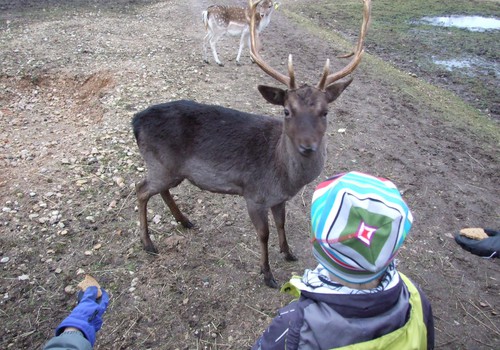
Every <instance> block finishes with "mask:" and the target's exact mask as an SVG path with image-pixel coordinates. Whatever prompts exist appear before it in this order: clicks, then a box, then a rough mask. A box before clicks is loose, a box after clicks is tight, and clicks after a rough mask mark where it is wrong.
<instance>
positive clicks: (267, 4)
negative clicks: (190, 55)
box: [202, 0, 279, 66]
mask: <svg viewBox="0 0 500 350" xmlns="http://www.w3.org/2000/svg"><path fill="white" fill-rule="evenodd" d="M278 6H279V3H278V2H273V1H272V0H264V1H262V2H261V3H260V4H259V8H258V12H257V18H256V21H257V31H258V32H261V31H263V30H264V28H266V27H267V26H268V25H269V22H270V21H271V15H272V13H273V11H274V10H275V9H277V8H278ZM202 16H203V24H204V25H205V30H206V31H207V35H205V38H204V39H203V60H204V61H205V62H206V63H208V57H207V43H208V44H210V47H211V48H212V53H213V55H214V60H215V62H217V64H218V65H219V66H224V65H223V64H222V62H221V61H220V60H219V57H218V56H217V49H216V47H215V44H216V43H217V41H219V39H220V38H222V37H223V36H224V35H230V36H240V48H239V50H238V55H237V56H236V62H237V64H239V63H240V56H241V52H242V51H243V48H244V47H245V44H248V46H250V45H249V42H250V41H249V40H250V27H249V24H248V18H249V8H248V7H247V8H245V7H235V6H223V5H211V6H209V7H208V8H207V9H206V10H205V11H203V13H202Z"/></svg>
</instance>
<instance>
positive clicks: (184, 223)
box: [181, 220, 194, 228]
mask: <svg viewBox="0 0 500 350" xmlns="http://www.w3.org/2000/svg"><path fill="white" fill-rule="evenodd" d="M181 225H182V226H184V227H185V228H193V227H194V225H193V223H192V222H191V221H189V220H186V221H181Z"/></svg>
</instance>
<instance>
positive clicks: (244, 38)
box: [236, 30, 250, 65]
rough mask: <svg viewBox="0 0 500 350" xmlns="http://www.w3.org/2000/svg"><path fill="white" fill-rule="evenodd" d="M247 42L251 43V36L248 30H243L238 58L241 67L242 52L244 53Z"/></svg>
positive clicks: (237, 61)
mask: <svg viewBox="0 0 500 350" xmlns="http://www.w3.org/2000/svg"><path fill="white" fill-rule="evenodd" d="M246 42H250V36H249V33H248V30H243V32H242V33H241V37H240V48H239V49H238V55H237V56H236V64H237V65H240V57H241V52H242V51H243V48H244V47H245V43H246Z"/></svg>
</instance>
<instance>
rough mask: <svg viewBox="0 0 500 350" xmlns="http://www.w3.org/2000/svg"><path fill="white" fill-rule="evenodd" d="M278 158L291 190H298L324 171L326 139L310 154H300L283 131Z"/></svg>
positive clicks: (278, 148)
mask: <svg viewBox="0 0 500 350" xmlns="http://www.w3.org/2000/svg"><path fill="white" fill-rule="evenodd" d="M276 151H277V159H279V162H278V163H279V164H280V165H281V170H282V171H283V173H284V174H282V175H285V176H286V178H288V180H289V184H290V191H291V192H297V191H298V190H300V189H301V188H302V187H303V186H305V185H307V184H308V183H310V182H312V181H313V180H315V179H316V178H317V177H318V176H319V175H320V174H321V172H322V171H323V167H324V164H325V159H326V139H325V138H323V140H322V141H321V144H320V145H319V147H318V150H317V151H316V152H314V153H312V154H310V155H308V156H303V155H302V154H300V152H299V151H298V149H297V148H296V147H295V145H294V144H293V142H292V141H291V140H290V138H289V137H288V136H287V135H286V134H285V133H283V134H282V135H281V138H280V140H279V143H278V147H277V150H276Z"/></svg>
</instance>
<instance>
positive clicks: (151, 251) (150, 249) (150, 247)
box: [144, 243, 158, 255]
mask: <svg viewBox="0 0 500 350" xmlns="http://www.w3.org/2000/svg"><path fill="white" fill-rule="evenodd" d="M144 250H145V251H146V253H148V254H151V255H158V249H156V247H155V246H154V245H153V243H151V244H149V245H147V246H145V247H144Z"/></svg>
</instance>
